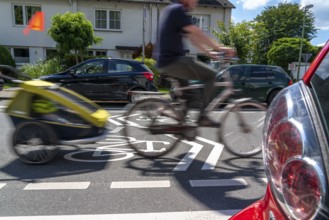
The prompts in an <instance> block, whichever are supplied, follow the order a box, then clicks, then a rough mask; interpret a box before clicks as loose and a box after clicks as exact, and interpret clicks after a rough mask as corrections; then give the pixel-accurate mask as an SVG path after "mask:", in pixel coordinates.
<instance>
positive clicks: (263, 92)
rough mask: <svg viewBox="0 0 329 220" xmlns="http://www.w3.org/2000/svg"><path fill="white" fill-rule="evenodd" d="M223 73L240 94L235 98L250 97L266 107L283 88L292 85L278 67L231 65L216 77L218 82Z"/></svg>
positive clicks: (287, 76) (289, 79)
mask: <svg viewBox="0 0 329 220" xmlns="http://www.w3.org/2000/svg"><path fill="white" fill-rule="evenodd" d="M225 73H229V75H230V76H231V79H232V81H233V84H234V88H236V89H239V90H240V92H239V93H237V94H236V97H235V98H241V97H251V98H253V99H255V100H258V101H260V102H266V103H267V104H268V105H269V104H270V103H271V102H272V100H273V98H274V97H275V96H276V95H277V94H278V92H279V91H281V90H282V89H283V88H286V87H287V86H289V85H291V84H292V80H291V78H290V77H289V75H288V74H287V73H286V72H285V71H284V70H283V69H282V68H281V67H279V66H271V65H260V64H239V65H232V66H230V67H228V68H227V69H224V70H222V71H221V72H220V73H219V74H218V75H217V80H218V81H220V80H221V78H222V76H224V75H225Z"/></svg>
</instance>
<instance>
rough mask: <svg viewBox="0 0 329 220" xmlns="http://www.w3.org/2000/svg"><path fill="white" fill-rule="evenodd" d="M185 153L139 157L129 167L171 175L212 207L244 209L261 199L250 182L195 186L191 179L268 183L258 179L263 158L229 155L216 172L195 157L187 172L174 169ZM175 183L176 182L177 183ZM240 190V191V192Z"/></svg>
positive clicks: (161, 174) (144, 174)
mask: <svg viewBox="0 0 329 220" xmlns="http://www.w3.org/2000/svg"><path fill="white" fill-rule="evenodd" d="M184 156H185V154H182V155H179V156H178V158H179V159H172V158H165V157H163V158H156V159H148V158H137V159H132V160H129V161H128V162H127V168H130V169H134V170H138V171H139V172H140V175H142V176H171V177H174V178H175V179H176V180H177V183H178V184H179V185H180V187H181V188H182V189H183V192H186V193H187V194H188V195H189V196H190V197H192V198H193V199H194V200H197V201H198V202H200V203H202V204H203V205H204V206H206V207H207V208H208V209H210V210H232V209H236V208H237V207H241V208H244V207H246V206H248V205H249V204H251V203H253V202H255V201H256V200H258V199H260V197H261V196H262V195H259V196H257V195H256V196H254V195H250V192H249V194H248V190H245V189H247V188H250V187H251V186H250V185H249V184H248V185H247V186H245V185H240V186H233V185H232V186H221V187H218V186H213V187H192V185H191V180H192V181H193V180H216V179H221V180H222V179H228V180H232V179H236V178H244V179H252V180H256V182H259V184H261V185H262V186H264V188H265V186H266V184H265V182H261V181H258V180H260V179H262V178H263V176H264V170H263V164H262V161H261V157H254V158H247V159H241V158H232V157H230V158H228V159H226V160H223V161H221V163H220V166H218V167H216V169H215V170H213V171H204V170H201V169H200V168H201V167H202V166H203V164H204V161H200V160H197V159H194V160H193V163H192V165H191V166H190V167H189V169H188V170H187V171H185V172H174V171H173V169H174V168H175V166H176V165H177V162H178V161H180V158H183V157H184ZM177 183H173V184H177ZM237 192H238V193H237Z"/></svg>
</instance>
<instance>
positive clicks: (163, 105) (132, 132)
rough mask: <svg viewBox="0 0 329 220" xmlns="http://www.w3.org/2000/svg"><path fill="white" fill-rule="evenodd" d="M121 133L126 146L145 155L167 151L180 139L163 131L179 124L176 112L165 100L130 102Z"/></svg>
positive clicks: (156, 154)
mask: <svg viewBox="0 0 329 220" xmlns="http://www.w3.org/2000/svg"><path fill="white" fill-rule="evenodd" d="M125 120H126V123H125V128H124V132H125V135H126V138H127V141H128V144H129V145H130V147H132V148H133V149H134V150H135V151H136V152H137V153H138V154H140V155H143V156H145V157H159V156H162V155H164V154H166V153H168V152H169V151H170V150H171V149H172V148H173V147H174V146H175V145H176V144H177V143H178V142H179V141H180V139H181V136H180V135H173V134H170V133H166V132H165V130H166V128H171V127H175V126H176V125H179V124H180V123H181V122H180V118H179V116H178V112H177V111H176V110H175V109H174V108H173V107H172V106H171V105H170V103H169V102H167V101H164V100H161V99H155V98H151V99H146V100H142V101H139V102H137V103H136V104H134V105H133V106H132V107H131V108H130V109H129V110H128V111H127V113H126V118H125Z"/></svg>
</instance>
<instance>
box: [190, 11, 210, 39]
mask: <svg viewBox="0 0 329 220" xmlns="http://www.w3.org/2000/svg"><path fill="white" fill-rule="evenodd" d="M191 19H192V23H193V24H194V25H196V26H198V27H199V28H200V29H201V30H203V32H204V33H206V34H207V35H209V34H210V32H209V26H210V16H209V15H192V16H191Z"/></svg>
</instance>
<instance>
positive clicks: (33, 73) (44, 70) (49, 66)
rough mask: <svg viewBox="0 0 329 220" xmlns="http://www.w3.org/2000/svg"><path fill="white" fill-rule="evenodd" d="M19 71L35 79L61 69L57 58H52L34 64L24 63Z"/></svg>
mask: <svg viewBox="0 0 329 220" xmlns="http://www.w3.org/2000/svg"><path fill="white" fill-rule="evenodd" d="M21 71H22V72H23V73H25V74H26V75H28V76H29V77H31V78H32V79H37V78H39V77H41V76H45V75H49V74H53V73H58V72H61V71H63V68H62V66H61V65H60V61H59V59H56V58H53V59H50V60H46V61H44V62H42V61H40V62H37V63H35V64H26V65H24V66H22V68H21Z"/></svg>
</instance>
